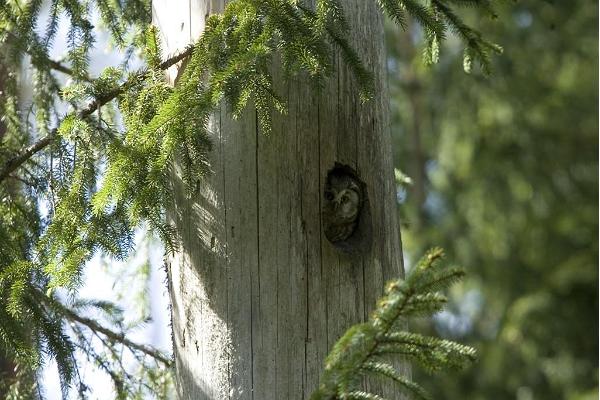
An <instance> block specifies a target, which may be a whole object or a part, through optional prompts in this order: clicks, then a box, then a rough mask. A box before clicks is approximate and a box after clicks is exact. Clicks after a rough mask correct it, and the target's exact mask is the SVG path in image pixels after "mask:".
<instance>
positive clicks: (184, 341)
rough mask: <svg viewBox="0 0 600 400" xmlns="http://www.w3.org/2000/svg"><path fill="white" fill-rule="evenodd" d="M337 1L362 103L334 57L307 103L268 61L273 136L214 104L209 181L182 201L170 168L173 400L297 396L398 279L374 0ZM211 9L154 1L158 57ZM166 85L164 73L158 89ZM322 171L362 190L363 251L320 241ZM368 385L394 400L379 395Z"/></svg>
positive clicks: (188, 35)
mask: <svg viewBox="0 0 600 400" xmlns="http://www.w3.org/2000/svg"><path fill="white" fill-rule="evenodd" d="M344 5H345V9H346V13H347V16H348V20H349V21H350V23H351V26H352V32H353V38H352V41H353V43H354V44H355V46H356V47H357V48H359V49H360V50H359V53H360V54H361V56H362V57H363V60H364V62H365V63H366V64H367V65H368V67H369V68H371V69H372V71H373V73H374V75H375V82H376V93H377V96H376V98H375V99H373V100H372V101H370V102H368V103H366V104H361V102H360V100H359V99H358V96H357V90H356V89H357V88H356V84H355V82H354V78H353V77H352V75H351V73H350V72H349V71H348V70H347V68H346V67H345V66H344V64H343V63H342V62H341V61H339V57H336V60H338V61H336V63H337V64H338V72H337V74H336V75H335V76H334V77H332V78H331V79H330V80H329V81H328V83H327V85H326V87H325V88H324V89H322V90H321V92H320V93H317V92H316V91H315V90H313V89H311V87H310V86H309V85H308V84H307V82H306V81H305V80H303V79H302V78H294V79H292V80H287V81H286V80H284V79H282V77H281V75H282V74H281V73H280V71H279V68H278V66H277V63H275V65H274V67H273V68H274V75H275V87H276V90H277V91H278V92H279V93H280V94H281V95H282V97H283V98H284V99H286V100H287V102H288V113H287V114H286V115H285V116H282V115H277V114H274V126H273V132H272V133H271V134H270V135H268V136H267V135H264V134H262V133H261V132H260V131H259V129H258V127H257V123H256V112H255V111H254V109H253V108H252V107H249V108H248V110H247V111H246V112H245V115H244V116H243V118H240V119H239V120H236V121H233V120H232V119H231V117H230V115H229V113H228V112H227V109H226V107H222V109H221V110H219V112H217V113H215V115H214V117H213V118H212V120H211V132H212V135H213V143H214V149H213V152H212V154H211V162H212V171H213V172H212V174H211V175H210V176H209V177H208V178H207V180H206V182H203V185H202V189H201V190H200V191H199V193H197V194H195V195H193V196H191V197H187V196H186V194H185V188H184V187H183V183H182V182H181V178H180V177H181V173H180V171H179V170H178V168H177V167H175V168H174V173H173V180H172V185H173V191H174V195H175V196H174V197H175V202H174V203H173V204H172V205H171V206H170V207H169V210H168V218H169V220H170V222H172V223H173V224H175V226H176V227H177V229H178V232H179V233H180V239H181V248H180V251H179V252H178V253H176V254H175V255H173V256H172V257H170V258H169V259H168V260H167V265H168V271H169V291H170V296H171V301H172V320H173V339H174V344H173V346H174V353H175V360H176V369H177V373H176V381H177V391H178V395H179V398H181V399H215V400H216V399H219V400H221V399H256V400H282V399H298V400H300V399H305V398H307V397H308V396H309V395H310V393H311V392H312V390H314V389H315V387H316V386H317V383H318V379H319V375H320V373H321V371H322V368H323V360H324V358H325V356H326V355H327V352H328V351H329V349H330V348H331V346H332V345H333V343H335V341H336V340H337V339H338V338H339V337H340V335H341V334H342V333H343V332H344V331H345V330H346V329H347V328H348V327H350V326H351V325H352V324H355V323H357V322H360V321H364V320H365V318H367V317H368V314H369V312H370V311H371V310H372V309H373V307H374V305H375V302H376V299H377V298H378V297H379V296H380V295H381V294H382V292H383V285H384V283H385V282H386V281H387V280H389V279H392V278H394V277H397V276H399V275H402V273H403V267H402V253H401V247H400V237H399V228H398V223H397V215H396V203H395V199H396V195H395V184H394V178H393V165H392V155H391V140H390V132H389V118H388V95H387V88H386V83H385V54H384V43H383V27H382V18H381V14H380V12H379V9H378V8H377V6H376V2H375V1H364V0H348V1H345V2H344ZM223 7H224V3H223V1H222V0H212V1H209V0H185V1H184V0H176V1H173V0H156V1H154V5H153V18H154V23H155V24H156V25H157V26H158V27H159V28H160V29H161V32H162V33H163V34H164V35H165V37H166V39H167V40H166V45H165V46H164V48H165V53H166V54H173V53H175V52H177V51H178V50H179V49H181V48H182V47H184V46H185V45H186V44H187V43H188V42H189V40H191V39H192V38H195V37H198V35H200V34H201V31H202V27H203V26H204V20H205V18H206V16H207V15H209V14H210V13H214V12H219V11H220V10H222V9H223ZM186 18H187V20H186ZM182 24H183V27H184V28H183V29H182V28H181V27H182ZM185 27H187V29H186V28H185ZM176 75H177V68H174V69H173V70H172V71H171V72H170V73H169V79H171V81H172V82H174V79H175V76H176ZM335 162H340V163H343V164H346V165H349V166H351V167H352V168H354V169H355V170H356V171H357V172H358V174H359V175H360V178H361V179H362V180H363V181H364V182H365V184H366V187H367V195H368V199H369V211H370V215H371V230H372V243H371V246H370V248H369V250H368V252H366V253H363V254H358V255H357V254H354V255H347V254H344V253H342V252H340V251H339V250H338V249H336V248H334V247H333V246H332V245H331V243H329V242H328V241H327V239H326V238H325V235H324V233H323V227H322V221H321V201H322V196H323V185H324V183H325V179H326V176H327V172H328V171H329V170H330V169H331V168H332V167H333V166H334V164H335ZM366 384H368V385H375V383H371V382H368V383H366ZM374 389H376V390H377V391H378V392H380V393H383V392H385V393H387V394H388V395H389V397H390V398H401V396H400V395H399V394H398V393H397V391H396V390H395V389H393V388H392V387H389V386H386V387H378V388H374Z"/></svg>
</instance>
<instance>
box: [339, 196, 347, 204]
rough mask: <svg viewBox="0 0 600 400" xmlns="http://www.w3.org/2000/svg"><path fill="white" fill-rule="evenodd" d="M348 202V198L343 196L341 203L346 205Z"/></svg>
mask: <svg viewBox="0 0 600 400" xmlns="http://www.w3.org/2000/svg"><path fill="white" fill-rule="evenodd" d="M347 201H348V196H346V195H343V196H342V198H341V199H340V203H342V204H344V203H345V202H347Z"/></svg>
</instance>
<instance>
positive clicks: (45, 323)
mask: <svg viewBox="0 0 600 400" xmlns="http://www.w3.org/2000/svg"><path fill="white" fill-rule="evenodd" d="M365 1H367V0H365ZM372 1H376V0H372ZM315 3H316V6H315V7H313V8H311V7H309V6H308V5H304V4H302V3H301V2H299V1H297V0H234V1H231V2H229V3H228V5H227V7H226V9H225V11H224V13H223V14H221V15H213V16H211V17H210V18H209V19H208V20H207V21H206V29H205V32H204V33H203V35H202V37H201V38H200V39H199V41H198V42H197V43H195V44H194V45H192V46H190V47H189V48H188V49H187V50H186V51H185V52H183V53H182V54H180V55H178V56H175V57H172V58H170V59H168V60H162V61H161V52H160V43H159V41H158V39H157V32H156V30H155V29H154V28H152V27H150V26H149V15H150V13H149V5H148V3H147V2H145V1H144V0H127V1H119V2H115V1H107V0H94V1H91V2H79V1H78V0H52V1H51V2H50V16H49V17H48V20H47V21H45V27H46V28H45V30H44V34H43V35H40V34H39V33H38V32H39V31H40V29H39V27H38V25H39V24H40V21H39V18H40V17H39V15H40V9H41V6H42V1H41V0H31V1H28V2H26V3H24V4H21V2H19V1H18V0H10V1H7V0H0V52H1V53H2V58H1V59H0V71H2V73H3V75H5V76H7V77H9V79H7V80H6V81H5V82H2V84H3V85H4V87H3V88H2V90H3V96H2V97H0V115H2V127H1V128H2V129H5V132H3V133H2V134H1V136H0V137H1V140H2V143H1V144H2V145H1V147H0V183H1V186H0V198H1V199H2V202H0V215H1V216H2V224H1V225H0V255H1V257H0V292H1V294H0V319H1V320H2V324H0V343H1V347H2V348H3V349H5V351H6V352H8V354H9V356H10V357H12V358H14V359H16V360H17V361H19V362H22V363H23V364H24V365H29V366H32V368H35V367H36V366H37V365H39V364H41V360H42V355H43V354H44V353H46V354H49V355H50V356H52V357H53V358H54V359H56V361H57V362H58V364H59V368H60V369H61V371H62V374H61V375H62V378H63V379H64V382H63V383H64V385H63V386H64V388H65V390H66V388H68V387H69V385H72V384H73V382H75V381H76V380H77V379H78V378H77V374H76V372H77V362H76V359H75V355H74V354H75V352H76V349H77V348H80V349H82V351H83V352H84V353H86V354H89V353H88V352H89V351H91V350H90V349H91V347H90V346H89V344H86V343H85V341H83V338H84V336H81V335H79V334H78V333H77V331H72V332H71V334H69V333H68V332H69V331H68V329H67V327H66V326H65V325H66V324H65V323H64V321H65V320H71V319H70V318H69V316H68V315H67V313H68V311H69V310H70V311H71V312H79V311H82V312H85V309H81V308H79V307H78V306H77V303H74V304H73V305H72V306H71V307H69V308H66V307H64V308H61V307H59V306H53V304H57V305H60V301H59V298H58V297H57V296H56V294H55V293H54V290H55V289H57V288H67V289H69V290H70V291H71V293H75V291H76V290H77V288H78V287H79V286H80V285H81V280H82V274H83V268H84V265H85V263H86V262H87V261H89V260H90V259H91V258H92V256H93V255H94V254H97V253H101V254H104V255H107V256H111V257H114V258H116V259H120V260H121V259H124V258H126V257H127V255H128V254H129V253H130V252H131V250H132V248H133V246H134V239H133V233H134V231H135V229H136V228H137V227H139V226H140V225H141V224H143V223H145V224H147V225H148V226H149V227H150V228H151V230H153V231H154V232H155V233H157V234H158V236H159V237H160V238H161V240H162V241H163V242H164V243H165V246H166V248H167V250H168V251H173V250H174V249H175V248H176V246H177V234H176V232H174V230H173V228H172V227H171V226H169V225H168V224H167V223H166V221H165V218H164V207H165V205H166V204H168V202H169V201H170V195H171V193H170V189H169V181H170V176H171V174H172V173H173V171H172V170H171V168H172V167H173V161H174V160H177V161H179V165H180V166H181V168H182V172H183V173H182V175H183V178H184V181H185V182H186V184H187V186H188V188H189V190H190V192H193V191H194V190H196V189H197V185H199V184H201V182H202V178H203V177H204V176H205V175H206V174H207V173H209V171H210V165H209V163H208V156H207V155H208V152H209V151H210V146H211V142H210V132H209V131H210V127H209V121H210V116H211V113H212V112H213V111H214V110H215V109H216V108H218V107H221V105H222V104H223V103H224V104H226V106H227V107H228V109H229V110H230V111H231V113H232V115H233V116H234V117H237V116H239V115H241V114H242V112H243V110H244V109H245V108H246V107H247V106H248V105H249V104H251V105H253V106H254V107H255V108H256V112H257V116H258V121H259V126H260V128H261V130H262V131H263V132H264V133H265V134H268V133H269V132H270V129H271V122H270V121H271V113H272V112H273V110H276V111H278V112H285V107H286V105H285V103H284V102H283V101H281V99H279V97H278V95H277V93H275V91H274V89H273V85H272V78H271V66H272V65H273V63H274V62H279V61H280V62H281V64H282V65H283V69H284V71H285V72H286V73H287V74H290V75H293V74H304V75H307V76H309V77H310V78H312V81H313V82H314V83H315V86H316V87H317V88H318V87H319V86H320V84H321V83H322V82H323V80H325V79H327V77H329V76H331V75H332V74H333V73H334V63H333V60H334V57H335V56H336V55H337V56H340V57H341V58H342V59H343V60H344V61H345V62H346V64H347V65H348V66H349V68H350V69H351V71H353V73H354V76H355V79H356V81H357V84H358V87H359V93H358V94H359V95H360V96H361V98H362V99H363V100H364V101H367V100H368V99H369V98H370V97H371V96H373V95H374V93H373V92H372V82H371V80H372V77H371V73H370V72H369V69H368V68H367V67H366V66H365V65H363V63H362V62H361V60H360V57H359V55H358V54H357V53H356V52H355V50H354V49H353V47H352V44H351V43H350V42H349V41H348V40H347V38H348V37H350V36H351V35H349V32H350V30H351V29H353V27H352V26H350V25H349V24H348V22H347V21H346V20H345V17H344V12H343V7H342V2H341V1H339V0H319V1H316V2H315ZM378 3H379V5H380V6H381V8H382V10H383V11H384V12H385V13H386V14H387V15H388V16H390V17H391V18H393V19H394V20H396V21H397V22H399V23H403V21H406V18H408V17H409V16H410V17H413V18H415V19H416V20H417V21H418V22H419V23H420V24H421V27H422V29H423V31H424V32H425V37H426V38H427V44H426V49H427V50H426V51H425V54H426V61H427V62H429V63H432V62H435V61H437V57H438V54H439V48H440V47H439V46H440V42H441V40H442V39H443V38H444V37H445V33H446V31H447V30H452V31H454V32H456V33H458V34H459V37H460V38H461V39H463V40H464V43H465V48H466V50H465V54H466V56H468V57H466V58H465V60H468V61H469V63H468V65H469V66H470V65H471V61H470V60H475V61H477V62H479V63H480V64H481V66H482V68H483V70H484V71H486V70H488V69H489V68H488V67H489V53H490V51H492V50H498V48H497V47H495V46H493V45H490V44H489V43H487V42H486V41H485V40H483V39H482V38H481V37H480V35H479V34H478V33H477V32H476V31H474V30H473V29H472V28H469V27H467V26H466V25H465V24H464V23H463V22H462V20H461V19H460V18H459V17H457V15H456V14H454V11H453V8H452V7H451V6H454V5H456V6H461V5H475V6H482V7H483V8H484V9H487V7H488V2H487V1H484V0H481V1H447V2H444V1H441V0H432V1H431V2H420V1H417V0H410V1H408V0H379V1H378ZM94 8H95V9H97V10H98V11H99V14H100V17H101V21H102V23H103V24H104V26H105V27H106V28H107V29H108V30H109V31H110V32H111V36H112V39H113V40H114V43H115V44H116V45H117V46H118V47H119V48H120V49H123V50H124V51H125V53H126V60H125V62H124V63H123V65H121V66H119V67H111V68H107V69H106V70H105V71H104V72H103V73H102V74H101V75H100V76H99V77H93V76H91V74H90V71H89V65H88V64H89V60H88V58H89V51H90V49H91V48H92V46H93V43H94V40H95V37H94V31H95V29H94V26H93V25H92V23H91V21H92V17H91V14H92V11H93V9H94ZM61 15H64V16H66V17H67V18H68V20H69V30H68V35H67V36H68V37H67V39H68V40H67V41H68V48H69V50H68V55H67V58H66V59H65V60H62V61H60V62H58V61H55V60H53V59H51V58H50V56H49V53H50V52H49V49H50V48H51V46H52V43H53V41H54V39H55V37H56V35H57V31H58V20H59V17H60V16H61ZM36 28H38V29H36ZM136 49H141V50H142V56H143V58H144V59H145V60H146V62H147V68H145V69H143V70H139V71H133V72H132V71H130V70H128V68H127V59H128V58H129V57H130V56H131V54H132V53H133V52H134V51H135V50H136ZM24 56H28V57H29V61H30V63H31V67H32V69H33V76H34V81H33V103H32V105H31V107H30V112H29V113H23V112H22V111H21V110H22V109H23V107H22V105H20V104H19V95H18V93H19V89H18V85H17V83H16V78H17V76H18V75H19V71H20V69H21V60H22V59H23V57H24ZM183 59H186V62H187V63H186V66H185V70H184V72H183V74H182V76H181V77H180V79H179V81H178V83H177V85H176V86H175V87H174V88H173V87H170V86H168V85H167V84H166V82H165V79H164V76H163V71H164V70H165V69H166V68H168V67H170V66H172V65H174V64H175V63H176V62H178V61H181V60H183ZM11 60H12V61H11ZM9 61H10V62H9ZM465 65H467V63H465ZM57 71H58V72H60V73H63V74H67V75H69V76H70V77H71V79H72V81H73V83H72V84H71V85H70V86H68V87H61V84H60V81H59V80H58V79H57V77H56V75H55V74H56V72H57ZM59 105H62V106H68V109H69V112H68V113H67V114H66V115H60V113H59V111H57V107H58V106H59ZM117 111H118V112H120V115H121V116H122V121H121V120H119V118H118V113H117ZM120 122H122V124H121V123H120ZM123 127H124V129H123ZM32 138H35V139H32ZM40 210H43V212H40ZM42 300H43V301H42ZM71 318H73V315H71ZM71 321H73V320H71ZM74 323H75V324H76V325H75V326H78V325H77V324H80V325H81V324H83V325H85V323H83V322H82V320H79V321H76V322H74ZM112 325H114V324H112ZM117 328H118V330H119V331H120V332H122V331H123V330H124V329H123V327H120V326H118V324H117ZM85 329H90V330H91V331H93V332H94V331H95V327H90V325H89V324H88V325H86V328H85ZM120 334H121V333H118V334H117V336H118V335H120ZM124 345H125V347H128V348H130V350H131V349H132V348H131V346H130V345H127V344H124ZM109 347H110V346H109ZM113 350H114V349H113ZM115 351H116V350H115ZM131 351H133V352H135V351H136V350H135V348H133V350H131ZM150 353H151V354H154V353H152V352H150ZM97 356H98V357H92V358H93V359H94V360H95V361H96V362H97V364H98V365H100V366H101V368H102V369H105V370H107V371H112V374H111V373H110V372H109V375H111V377H112V378H113V381H114V382H115V387H116V388H117V391H118V394H119V396H130V395H132V393H133V392H134V391H135V390H134V389H132V388H131V385H132V380H131V377H128V376H127V375H126V374H125V373H124V372H123V371H121V372H120V375H119V374H117V375H114V374H115V370H114V369H112V367H110V366H113V367H114V365H115V362H114V360H110V357H108V356H107V355H101V354H97ZM108 361H110V362H108ZM116 368H117V369H118V367H116ZM372 368H377V367H376V366H372ZM128 385H129V386H128ZM79 386H80V387H81V385H79ZM139 393H141V392H139V391H138V392H135V394H136V395H140V394H139Z"/></svg>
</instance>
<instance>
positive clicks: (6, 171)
mask: <svg viewBox="0 0 600 400" xmlns="http://www.w3.org/2000/svg"><path fill="white" fill-rule="evenodd" d="M193 50H194V46H189V47H188V48H186V50H184V51H182V52H181V53H179V54H176V55H174V56H173V57H171V58H169V59H167V60H165V61H163V62H162V63H160V64H159V67H160V69H161V70H163V71H164V70H166V69H168V68H170V67H172V66H173V65H175V64H177V63H178V62H179V61H181V60H183V59H184V58H186V57H188V56H189V55H191V54H192V52H193ZM53 67H54V66H53ZM55 67H56V68H55V69H56V70H57V71H61V69H62V70H66V69H67V70H68V68H67V67H64V66H62V65H61V64H60V63H58V62H56V65H55ZM59 68H60V69H59ZM147 75H148V72H147V71H145V70H143V71H139V72H138V73H136V74H135V75H134V76H133V77H132V78H130V79H128V80H127V81H125V82H124V83H123V84H121V85H120V86H119V87H117V88H116V89H114V90H111V91H108V92H107V93H104V94H102V95H100V96H98V97H96V99H95V100H94V101H92V102H91V103H89V104H88V106H87V107H86V108H84V109H83V110H81V111H79V112H78V113H77V117H78V118H80V119H85V118H86V117H88V116H90V115H91V114H93V113H94V112H95V111H97V110H98V109H99V108H100V107H102V106H104V105H105V104H107V103H108V102H110V101H112V100H114V99H115V98H116V97H117V96H119V95H121V94H122V93H123V92H124V91H125V90H126V89H127V88H128V87H131V86H132V85H133V84H135V83H137V82H140V81H143V80H144V79H145V78H146V77H147ZM59 125H60V124H59ZM57 132H58V127H57V128H54V129H52V131H50V133H49V134H47V135H45V136H43V137H42V138H40V139H38V140H37V141H36V142H34V143H33V144H31V145H29V146H28V147H26V148H25V149H24V150H23V151H21V152H20V153H19V154H17V155H16V156H14V157H12V158H11V159H9V160H8V161H7V162H5V163H4V165H3V166H2V169H0V182H2V181H4V180H5V179H6V178H7V177H8V176H9V175H10V174H11V173H12V172H14V171H15V170H16V169H18V168H19V167H20V166H21V165H22V164H23V163H25V162H26V161H27V160H29V159H30V158H31V157H33V156H34V155H35V154H36V153H38V152H40V151H41V150H43V149H45V148H46V147H48V146H49V145H50V144H52V142H53V141H54V140H55V139H56V136H57V135H56V134H57Z"/></svg>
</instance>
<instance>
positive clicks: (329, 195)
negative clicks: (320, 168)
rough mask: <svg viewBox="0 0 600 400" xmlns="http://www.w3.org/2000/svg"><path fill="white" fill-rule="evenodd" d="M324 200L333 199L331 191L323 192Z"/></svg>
mask: <svg viewBox="0 0 600 400" xmlns="http://www.w3.org/2000/svg"><path fill="white" fill-rule="evenodd" d="M325 200H327V201H331V200H333V193H331V192H325Z"/></svg>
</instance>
